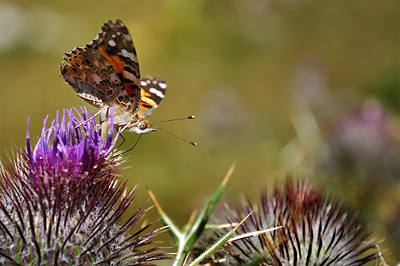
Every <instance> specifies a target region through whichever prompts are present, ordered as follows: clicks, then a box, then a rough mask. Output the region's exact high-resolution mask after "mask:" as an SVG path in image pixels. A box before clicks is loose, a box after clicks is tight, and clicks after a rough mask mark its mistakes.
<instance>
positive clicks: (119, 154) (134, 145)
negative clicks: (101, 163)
mask: <svg viewBox="0 0 400 266" xmlns="http://www.w3.org/2000/svg"><path fill="white" fill-rule="evenodd" d="M141 136H142V134H139V137H138V138H137V140H136V142H135V144H133V146H132V148H130V149H127V150H126V151H122V152H120V153H118V154H117V155H115V156H114V157H113V158H115V157H118V156H121V155H122V154H124V153H127V152H129V151H131V150H133V149H134V148H135V147H136V145H137V144H138V142H139V140H140V137H141Z"/></svg>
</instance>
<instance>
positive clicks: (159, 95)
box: [149, 88, 164, 99]
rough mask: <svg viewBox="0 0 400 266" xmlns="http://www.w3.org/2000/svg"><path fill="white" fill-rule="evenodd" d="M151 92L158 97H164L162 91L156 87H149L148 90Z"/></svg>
mask: <svg viewBox="0 0 400 266" xmlns="http://www.w3.org/2000/svg"><path fill="white" fill-rule="evenodd" d="M149 91H150V92H151V93H153V94H155V95H157V96H158V97H159V98H162V99H163V98H164V93H162V91H159V90H157V89H155V88H150V90H149Z"/></svg>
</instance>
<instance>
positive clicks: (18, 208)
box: [0, 109, 168, 265]
mask: <svg viewBox="0 0 400 266" xmlns="http://www.w3.org/2000/svg"><path fill="white" fill-rule="evenodd" d="M78 115H79V114H78ZM67 120H68V121H67ZM46 122H47V118H46V119H45V120H44V125H43V129H42V135H41V137H40V138H39V141H38V143H37V144H36V146H35V147H34V148H33V149H32V148H31V145H30V137H29V128H28V131H27V147H26V150H25V151H21V152H19V153H18V155H17V157H16V158H15V159H13V161H12V162H11V163H8V164H5V163H2V164H1V167H0V177H1V183H0V264H1V265H6V264H7V265H8V264H12V265H99V264H101V265H151V261H153V260H159V259H164V258H167V255H168V254H166V253H157V250H159V248H158V247H152V248H150V247H147V249H146V248H144V247H146V246H148V245H149V244H151V243H152V242H151V241H150V240H151V238H152V237H154V236H155V235H157V234H159V233H160V232H161V231H163V228H158V229H155V230H152V231H149V230H148V229H149V227H150V226H152V225H153V224H154V222H153V223H150V224H148V225H146V226H144V227H143V228H140V229H136V231H135V233H133V234H132V235H129V234H128V231H130V230H135V226H136V225H138V223H139V222H140V221H141V218H142V217H143V215H144V214H145V213H146V212H147V211H148V209H145V208H144V204H142V205H141V206H140V207H139V208H138V209H137V210H136V211H135V212H134V213H133V215H132V216H131V217H130V218H129V219H128V220H127V221H126V222H125V223H123V224H122V225H118V224H117V222H119V221H120V220H121V216H122V215H123V214H124V213H125V212H126V211H127V210H128V207H129V206H130V205H131V204H132V203H133V200H134V197H133V194H134V191H135V189H131V190H129V191H128V192H127V191H126V190H127V189H126V182H125V183H121V182H118V180H117V175H118V172H119V170H120V168H121V166H120V161H121V159H120V158H119V157H115V156H113V150H114V145H115V142H116V140H117V136H116V137H115V138H113V120H112V115H111V121H110V130H109V131H108V135H107V138H106V140H103V139H102V138H101V130H97V129H96V121H95V120H94V118H91V116H89V114H88V113H87V111H86V110H85V109H82V115H79V116H78V118H76V117H75V116H74V114H73V112H72V110H68V111H64V112H63V116H62V118H61V122H60V121H59V119H58V114H57V118H56V119H55V120H54V121H53V122H52V123H51V126H50V127H49V128H47V127H46ZM80 124H82V127H83V131H81V129H80V128H77V126H79V125H80ZM148 231H149V232H148Z"/></svg>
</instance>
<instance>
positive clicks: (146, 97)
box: [139, 76, 167, 117]
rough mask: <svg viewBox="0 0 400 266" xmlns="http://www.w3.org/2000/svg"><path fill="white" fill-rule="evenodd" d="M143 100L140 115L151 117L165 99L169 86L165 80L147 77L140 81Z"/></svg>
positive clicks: (141, 100)
mask: <svg viewBox="0 0 400 266" xmlns="http://www.w3.org/2000/svg"><path fill="white" fill-rule="evenodd" d="M140 88H141V99H140V106H139V113H141V114H142V115H144V116H145V117H147V116H149V115H150V114H151V113H152V112H153V111H154V110H155V109H156V108H157V107H158V104H159V103H160V102H161V100H162V99H164V97H165V92H166V89H167V84H166V83H165V81H164V79H163V78H160V77H152V76H147V77H145V78H143V79H142V80H141V81H140Z"/></svg>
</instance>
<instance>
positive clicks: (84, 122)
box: [75, 107, 109, 128]
mask: <svg viewBox="0 0 400 266" xmlns="http://www.w3.org/2000/svg"><path fill="white" fill-rule="evenodd" d="M106 109H109V107H104V108H102V109H100V111H98V112H97V113H96V114H95V115H94V116H93V117H96V116H98V115H99V114H101V112H103V111H104V110H106ZM93 117H90V118H88V119H86V120H85V121H82V122H80V123H79V124H78V125H77V126H76V127H75V128H79V127H80V126H82V125H83V124H86V123H87V122H88V121H90V119H92V118H93ZM100 119H101V118H100Z"/></svg>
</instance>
